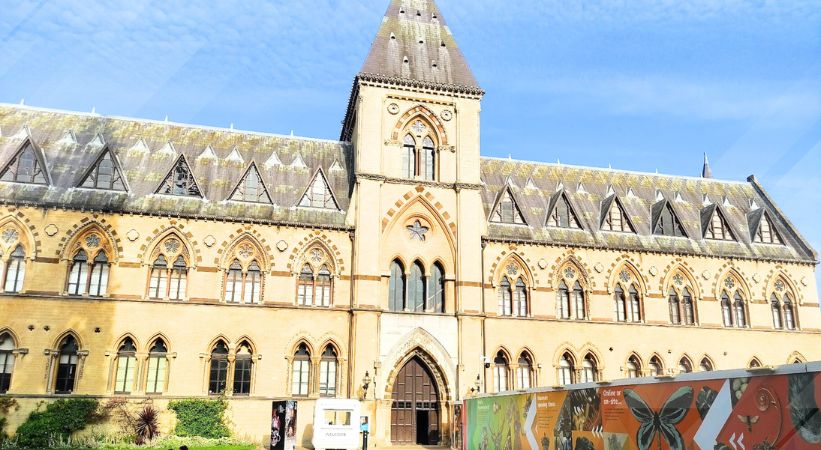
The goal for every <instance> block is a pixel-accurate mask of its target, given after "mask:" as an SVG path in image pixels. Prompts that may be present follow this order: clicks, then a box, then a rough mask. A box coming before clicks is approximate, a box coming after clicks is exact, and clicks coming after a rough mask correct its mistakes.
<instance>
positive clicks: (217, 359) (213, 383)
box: [208, 340, 228, 395]
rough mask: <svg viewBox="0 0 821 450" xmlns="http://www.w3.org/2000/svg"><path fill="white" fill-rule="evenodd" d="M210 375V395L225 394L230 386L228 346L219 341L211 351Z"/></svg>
mask: <svg viewBox="0 0 821 450" xmlns="http://www.w3.org/2000/svg"><path fill="white" fill-rule="evenodd" d="M209 368H210V369H209V373H208V393H209V394H211V395H215V394H223V393H225V389H226V387H227V384H228V346H227V345H226V344H225V342H224V341H222V340H219V341H217V343H216V344H215V345H214V347H213V348H212V349H211V362H210V364H209Z"/></svg>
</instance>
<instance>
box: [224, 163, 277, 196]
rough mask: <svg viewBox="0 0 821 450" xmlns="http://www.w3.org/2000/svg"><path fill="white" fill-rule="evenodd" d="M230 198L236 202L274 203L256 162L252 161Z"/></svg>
mask: <svg viewBox="0 0 821 450" xmlns="http://www.w3.org/2000/svg"><path fill="white" fill-rule="evenodd" d="M229 200H233V201H235V202H252V203H268V204H271V203H273V202H272V201H271V196H270V195H268V188H266V187H265V182H264V181H263V180H262V176H260V174H259V170H257V165H256V163H254V162H252V163H251V165H250V166H248V169H247V170H246V171H245V174H244V175H243V176H242V179H241V180H240V181H239V183H238V184H237V186H236V187H235V188H234V192H233V193H232V194H231V197H230V198H229Z"/></svg>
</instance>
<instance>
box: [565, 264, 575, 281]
mask: <svg viewBox="0 0 821 450" xmlns="http://www.w3.org/2000/svg"><path fill="white" fill-rule="evenodd" d="M564 277H565V278H567V279H569V280H572V279H574V278H576V271H575V270H573V268H572V267H567V268H566V269H564Z"/></svg>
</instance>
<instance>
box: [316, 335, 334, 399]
mask: <svg viewBox="0 0 821 450" xmlns="http://www.w3.org/2000/svg"><path fill="white" fill-rule="evenodd" d="M337 365H338V362H337V354H336V349H334V347H333V346H332V345H330V344H328V345H327V346H325V350H324V351H323V352H322V359H321V360H320V361H319V396H320V397H336V373H337Z"/></svg>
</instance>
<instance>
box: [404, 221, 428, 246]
mask: <svg viewBox="0 0 821 450" xmlns="http://www.w3.org/2000/svg"><path fill="white" fill-rule="evenodd" d="M405 228H407V229H408V231H409V232H410V240H412V241H413V240H419V241H422V242H425V234H426V233H427V232H428V231H430V228H428V227H426V226H424V225H422V222H420V221H419V220H417V221H415V222H414V223H413V225H408V226H407V227H405Z"/></svg>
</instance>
